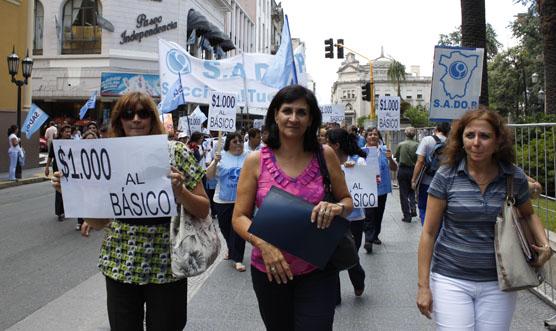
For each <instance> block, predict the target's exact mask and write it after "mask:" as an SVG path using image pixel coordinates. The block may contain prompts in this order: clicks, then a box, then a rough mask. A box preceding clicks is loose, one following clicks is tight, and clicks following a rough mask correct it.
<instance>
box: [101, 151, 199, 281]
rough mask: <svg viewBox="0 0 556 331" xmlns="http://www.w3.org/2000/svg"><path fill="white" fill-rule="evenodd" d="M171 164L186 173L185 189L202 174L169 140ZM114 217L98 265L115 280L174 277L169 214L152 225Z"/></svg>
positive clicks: (148, 279)
mask: <svg viewBox="0 0 556 331" xmlns="http://www.w3.org/2000/svg"><path fill="white" fill-rule="evenodd" d="M168 150H169V153H170V164H171V165H175V166H176V167H177V168H178V169H179V170H180V171H182V172H183V173H184V175H185V185H186V187H187V189H189V190H192V189H194V188H195V187H196V186H197V184H198V183H199V182H200V181H201V179H202V177H203V176H204V174H205V171H204V170H203V168H202V167H201V166H200V165H199V164H198V163H197V161H196V160H195V158H194V157H193V153H192V152H190V151H189V150H188V149H187V147H186V146H185V145H184V144H182V143H180V142H176V141H171V142H169V143H168ZM140 220H144V219H121V220H113V221H112V223H111V224H110V226H109V228H108V229H107V230H106V234H105V237H104V240H103V242H102V247H101V250H100V258H99V263H98V267H99V269H100V271H101V272H102V273H103V274H104V275H105V276H106V277H110V278H112V279H114V280H117V281H120V282H123V283H128V284H136V285H145V284H164V283H169V282H174V281H176V280H177V279H176V278H175V277H174V276H173V275H172V268H171V263H170V256H171V254H170V217H166V218H156V219H153V221H154V223H156V224H152V225H149V224H147V225H145V224H144V223H145V222H139V224H136V223H137V221H140Z"/></svg>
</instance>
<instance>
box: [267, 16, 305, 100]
mask: <svg viewBox="0 0 556 331" xmlns="http://www.w3.org/2000/svg"><path fill="white" fill-rule="evenodd" d="M281 38H282V40H281V42H280V47H279V48H278V51H277V52H276V56H275V61H274V62H273V63H272V65H271V66H270V68H268V70H267V71H266V73H265V74H264V76H263V83H264V84H266V85H269V86H273V87H275V88H277V89H280V88H282V87H284V86H287V85H290V83H292V84H297V73H296V72H295V64H294V60H293V46H292V39H291V36H290V27H289V23H288V15H286V17H285V21H284V25H283V26H282V37H281Z"/></svg>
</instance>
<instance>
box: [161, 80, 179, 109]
mask: <svg viewBox="0 0 556 331" xmlns="http://www.w3.org/2000/svg"><path fill="white" fill-rule="evenodd" d="M183 104H185V99H184V98H183V91H182V86H181V77H178V79H176V81H175V82H174V84H172V86H171V87H170V90H169V91H168V94H166V96H165V97H164V99H162V102H161V103H160V105H159V107H158V110H159V111H160V112H162V113H169V112H171V111H173V110H174V109H176V108H178V106H179V105H183Z"/></svg>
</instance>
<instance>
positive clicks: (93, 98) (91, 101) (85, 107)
mask: <svg viewBox="0 0 556 331" xmlns="http://www.w3.org/2000/svg"><path fill="white" fill-rule="evenodd" d="M96 101H97V91H93V93H91V96H90V97H89V100H87V102H85V104H84V105H83V107H81V109H80V110H79V119H80V120H82V119H83V117H85V114H87V111H89V109H94V108H95V103H96Z"/></svg>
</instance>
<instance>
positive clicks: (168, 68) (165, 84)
mask: <svg viewBox="0 0 556 331" xmlns="http://www.w3.org/2000/svg"><path fill="white" fill-rule="evenodd" d="M159 57H160V61H159V65H160V85H161V98H162V101H163V102H164V101H165V99H166V98H167V96H170V97H172V95H174V93H171V91H172V90H173V89H172V85H173V84H174V83H175V82H176V80H177V79H178V78H179V75H181V85H182V87H183V96H184V97H185V99H186V100H187V102H191V103H200V104H210V103H211V99H210V98H211V95H212V94H211V92H212V91H217V92H225V93H231V94H236V95H238V96H239V100H238V105H239V106H245V101H246V100H248V104H249V107H250V108H251V107H253V108H267V107H268V105H269V104H270V101H271V100H272V98H273V97H274V95H275V94H276V92H278V90H279V88H277V87H275V86H271V85H268V84H265V83H264V82H263V77H265V75H266V73H267V71H268V70H269V68H270V67H271V66H272V64H273V63H274V61H275V60H276V56H275V55H270V54H259V53H244V54H243V57H244V59H243V60H242V55H241V54H240V55H236V56H234V57H231V58H227V59H222V60H202V59H199V58H196V57H193V56H191V55H190V54H189V53H188V52H187V51H186V50H185V49H184V48H183V47H181V46H180V45H178V44H176V43H174V42H170V41H166V40H163V39H160V40H159ZM294 58H295V61H296V67H297V72H298V73H300V72H301V73H305V72H306V69H305V57H304V54H301V53H300V54H295V55H294ZM178 74H179V75H178ZM244 77H245V81H244V79H243V78H244ZM280 88H281V86H280Z"/></svg>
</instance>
